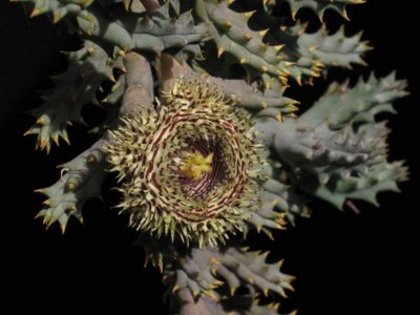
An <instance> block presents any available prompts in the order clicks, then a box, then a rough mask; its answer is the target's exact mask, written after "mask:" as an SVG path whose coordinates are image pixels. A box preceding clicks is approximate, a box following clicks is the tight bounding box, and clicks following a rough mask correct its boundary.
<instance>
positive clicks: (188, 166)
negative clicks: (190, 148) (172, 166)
mask: <svg viewBox="0 0 420 315" xmlns="http://www.w3.org/2000/svg"><path fill="white" fill-rule="evenodd" d="M212 161H213V153H211V154H209V155H207V156H204V155H203V154H202V153H201V152H188V153H186V156H185V158H184V160H183V161H182V162H181V166H180V168H179V170H180V172H181V174H182V175H184V176H186V177H188V178H190V179H192V180H194V181H198V180H200V179H201V178H202V177H203V175H204V174H207V173H210V172H211V171H212V166H211V165H212Z"/></svg>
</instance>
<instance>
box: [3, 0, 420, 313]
mask: <svg viewBox="0 0 420 315" xmlns="http://www.w3.org/2000/svg"><path fill="white" fill-rule="evenodd" d="M413 2H414V1H408V0H407V1H399V2H391V1H388V2H386V1H380V0H370V1H369V2H368V4H366V5H364V6H358V7H356V8H352V9H351V10H349V15H350V17H351V19H352V22H351V23H350V24H349V23H347V24H349V25H348V27H347V30H348V32H349V34H352V33H355V32H356V31H358V30H361V29H364V30H365V35H364V37H365V38H366V39H369V40H370V41H371V43H372V45H373V46H374V47H375V50H374V51H372V52H370V53H369V54H368V56H367V58H366V60H367V61H368V62H369V64H370V66H369V68H363V67H356V73H349V72H348V71H341V70H340V71H333V72H332V73H331V75H330V76H329V77H328V78H327V80H331V78H336V79H342V78H344V77H346V76H350V77H352V78H354V77H356V74H357V73H364V74H367V73H369V71H370V69H374V70H375V72H376V73H377V74H378V75H381V76H383V75H386V74H388V73H389V72H391V71H392V70H394V69H397V70H398V72H397V73H398V77H399V78H407V79H408V80H409V85H410V87H409V90H410V92H411V93H412V94H411V96H409V97H406V98H404V99H401V100H399V101H398V102H397V108H398V112H399V115H398V116H396V117H390V119H391V122H390V126H391V127H392V128H393V133H392V135H391V137H390V146H391V158H392V159H406V160H407V161H408V162H407V164H408V165H409V166H410V168H411V181H410V182H409V183H404V184H402V185H401V188H402V191H403V193H402V194H394V193H389V194H382V195H380V198H379V200H380V202H381V205H382V207H381V208H380V209H377V208H374V207H371V206H369V205H365V204H363V205H361V207H362V208H363V211H362V213H361V214H359V215H355V214H353V213H351V212H345V213H340V212H338V211H337V210H335V209H334V208H332V207H331V206H329V205H327V204H325V203H322V202H316V203H312V204H311V207H312V209H313V210H314V215H313V218H312V219H310V220H300V221H298V224H297V227H296V228H289V229H288V230H287V231H285V232H279V233H276V234H275V236H276V241H275V242H274V243H270V242H269V241H268V240H267V239H265V238H264V237H262V236H254V237H253V239H254V241H253V244H254V245H259V247H261V248H263V249H271V251H272V254H271V255H270V257H269V259H270V260H276V259H279V258H285V259H286V262H285V265H284V268H285V271H287V272H288V273H291V274H294V275H296V276H297V281H296V282H295V287H296V293H293V294H291V295H290V298H289V299H288V301H287V302H286V305H285V310H290V309H292V308H294V307H297V308H298V309H299V313H300V314H302V315H308V314H309V315H310V314H383V313H392V314H405V313H408V314H411V313H413V312H414V310H415V308H414V306H415V302H416V300H415V297H416V295H417V294H415V293H418V287H416V286H417V285H418V280H419V279H418V274H417V268H415V265H416V263H417V262H415V257H414V256H415V253H416V251H417V250H418V245H417V246H416V247H415V246H414V244H415V239H416V238H417V239H418V222H417V221H416V220H415V218H414V217H415V215H414V214H415V213H416V211H418V210H419V206H418V198H416V197H418V192H419V190H418V185H419V181H418V175H419V169H418V168H419V163H418V161H419V153H418V151H417V150H418V147H417V145H418V143H419V138H418V137H419V134H420V126H419V125H420V124H419V122H418V115H417V114H416V113H417V112H418V111H417V107H418V106H419V105H420V94H419V93H420V89H419V88H418V86H419V83H420V80H419V74H418V73H419V70H420V69H419V65H418V64H419V60H418V49H417V48H415V45H416V44H417V43H416V41H417V39H418V37H419V35H418V17H416V16H415V14H416V12H418V11H417V10H416V9H415V7H414V4H413ZM391 3H392V4H391ZM300 17H301V18H303V19H307V18H312V17H313V16H312V14H311V13H309V12H303V14H301V15H300ZM326 20H327V21H328V22H329V24H330V25H331V26H332V27H336V24H337V23H339V22H340V23H341V22H342V21H343V20H342V19H341V18H340V17H339V16H338V15H336V14H335V13H328V14H327V15H326ZM315 24H316V23H315ZM0 40H1V44H0V156H1V164H0V166H1V170H2V173H1V174H2V175H1V177H0V178H1V179H0V183H1V187H2V188H1V190H0V196H1V199H0V211H1V213H0V214H1V219H0V230H1V232H2V234H4V235H3V237H2V251H1V253H2V254H1V262H2V265H3V267H1V269H0V270H1V277H2V280H1V282H0V283H1V286H3V288H2V289H3V290H2V291H3V292H6V295H4V294H3V295H2V299H4V301H6V304H4V303H0V308H6V306H12V307H13V310H14V311H13V312H12V313H18V312H19V310H22V309H26V308H27V307H30V308H31V310H32V312H33V313H35V312H36V311H41V310H45V311H47V310H50V309H51V310H55V311H60V310H63V311H66V310H69V309H72V310H74V311H77V312H84V311H88V310H92V311H94V313H95V314H96V313H99V312H100V311H103V310H109V311H111V312H115V313H117V314H165V306H164V304H163V303H162V299H161V293H162V290H163V287H162V285H161V281H160V276H159V273H158V272H157V271H156V270H155V269H153V268H151V267H147V268H146V269H144V268H143V254H142V252H141V250H140V249H138V248H135V247H133V246H131V242H132V240H133V239H134V234H133V233H132V232H130V231H129V230H127V229H126V228H125V222H126V218H125V217H119V216H117V215H116V214H115V213H114V212H113V211H112V210H109V209H108V207H107V206H105V205H104V204H103V203H102V202H100V201H91V202H88V204H87V205H86V207H85V211H84V213H85V216H86V219H85V225H84V226H81V225H79V224H78V223H76V222H71V223H70V225H69V228H68V231H67V233H66V234H65V235H64V236H61V235H60V232H59V229H58V228H57V227H52V228H51V229H50V230H48V231H47V232H45V231H44V228H43V227H42V225H41V223H40V222H38V221H34V220H33V217H34V215H35V214H36V212H37V211H38V209H39V207H40V202H41V201H42V199H43V198H42V197H41V196H39V195H36V194H34V193H33V190H34V189H36V188H39V187H45V186H49V185H51V184H52V183H53V182H54V181H55V180H56V178H57V177H58V176H59V174H58V173H59V171H58V170H57V169H56V168H55V166H56V165H57V164H60V163H63V162H65V161H67V160H69V159H70V158H72V157H73V156H74V155H75V154H76V153H77V152H79V151H81V150H82V149H84V148H86V147H87V146H88V145H89V143H91V142H92V141H93V139H94V138H93V137H92V136H86V135H85V129H84V128H83V127H74V128H72V129H71V132H70V137H71V140H72V142H73V145H72V148H71V149H69V148H68V147H66V146H65V145H64V146H62V147H60V148H59V149H56V148H54V149H53V154H52V155H50V156H46V154H44V153H42V152H35V151H34V150H33V145H34V139H33V138H31V137H27V138H23V137H22V136H21V135H22V133H23V132H24V131H25V130H26V129H28V128H29V127H30V126H31V123H32V122H33V120H32V118H30V117H29V116H26V115H22V111H24V110H27V109H29V108H33V107H35V106H36V105H39V104H40V103H41V101H40V100H39V98H38V97H37V93H36V91H37V90H38V89H40V88H45V87H48V86H50V84H51V83H50V81H49V80H48V79H47V78H46V76H47V75H48V74H51V73H54V72H55V71H57V70H59V69H60V68H63V65H65V63H64V58H63V57H62V56H60V54H59V53H58V51H59V50H60V49H69V48H72V47H69V46H71V45H72V44H70V42H68V41H67V40H66V39H64V40H59V39H58V38H57V37H56V36H55V34H54V31H53V29H52V27H50V24H49V22H48V21H47V20H46V19H44V18H37V19H35V20H33V21H31V22H29V23H28V22H27V21H26V20H25V18H24V15H23V12H22V10H21V9H20V8H19V5H16V4H9V3H7V1H5V0H0ZM76 48H77V47H76ZM317 83H318V84H317V87H315V88H302V89H297V88H296V87H293V88H292V89H291V90H290V92H289V93H291V95H293V96H295V97H297V98H298V99H301V100H303V108H304V107H305V104H307V103H309V101H311V100H312V99H315V98H316V97H317V96H319V95H320V94H321V93H322V91H323V89H324V88H325V86H326V83H325V81H323V80H319V81H318V82H317ZM91 110H92V112H94V110H93V109H91ZM108 184H109V183H108ZM416 193H417V195H416ZM114 197H115V196H110V195H109V194H106V195H105V202H106V203H107V204H110V203H112V202H113V198H114Z"/></svg>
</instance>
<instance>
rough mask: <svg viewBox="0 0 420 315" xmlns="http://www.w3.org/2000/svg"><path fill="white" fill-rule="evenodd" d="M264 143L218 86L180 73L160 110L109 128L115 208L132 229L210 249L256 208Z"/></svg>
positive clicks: (240, 225)
mask: <svg viewBox="0 0 420 315" xmlns="http://www.w3.org/2000/svg"><path fill="white" fill-rule="evenodd" d="M262 148H263V146H262V145H261V144H259V143H257V142H256V140H255V133H254V131H253V129H252V124H251V120H250V117H249V116H248V115H247V114H245V113H243V112H241V111H240V110H238V109H236V108H235V107H234V104H233V103H232V101H231V100H229V99H228V98H226V97H225V96H224V94H223V93H222V92H220V89H216V88H215V87H213V86H211V85H210V84H208V83H206V82H203V81H198V80H194V79H186V78H179V79H177V80H175V81H174V83H173V85H172V86H171V88H170V89H169V90H168V91H166V92H164V93H163V104H162V106H159V109H157V110H156V111H154V110H149V111H142V112H139V113H138V114H136V115H134V116H133V117H129V118H124V119H123V123H122V125H121V126H120V127H119V128H118V129H117V130H116V131H114V132H112V141H111V144H110V145H109V147H108V150H109V153H110V156H109V161H110V162H111V164H113V168H112V170H114V171H117V172H118V173H119V175H118V176H119V179H120V181H121V185H120V188H119V189H120V191H121V192H122V195H123V199H122V201H121V203H120V204H119V207H120V208H121V209H122V211H123V212H127V213H129V215H130V225H131V226H132V227H134V228H136V229H138V230H142V231H148V232H150V233H152V234H153V235H155V236H157V237H161V236H170V237H171V239H172V240H173V241H175V240H176V239H180V240H181V241H182V242H184V243H187V244H190V243H194V244H195V243H197V244H198V245H199V246H200V247H202V246H204V245H210V246H216V245H217V244H218V243H219V242H220V241H221V242H224V241H225V240H226V239H228V238H229V234H232V233H234V232H237V231H241V230H243V227H244V224H245V222H246V219H247V218H248V217H249V213H250V208H252V207H254V208H255V207H258V203H259V202H258V189H259V188H258V184H259V183H258V181H259V179H262V177H263V175H262V170H261V168H262V167H263V166H264V164H265V162H264V158H263V149H262Z"/></svg>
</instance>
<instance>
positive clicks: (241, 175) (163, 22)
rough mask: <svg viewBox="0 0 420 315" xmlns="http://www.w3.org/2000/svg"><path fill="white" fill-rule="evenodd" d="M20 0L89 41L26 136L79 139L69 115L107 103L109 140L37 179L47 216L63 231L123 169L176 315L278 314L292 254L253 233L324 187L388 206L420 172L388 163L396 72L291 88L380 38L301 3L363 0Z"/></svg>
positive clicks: (123, 207) (135, 219) (45, 145)
mask: <svg viewBox="0 0 420 315" xmlns="http://www.w3.org/2000/svg"><path fill="white" fill-rule="evenodd" d="M13 2H21V3H22V4H23V6H24V8H25V9H27V10H28V11H29V14H28V15H29V17H30V18H36V17H37V16H39V15H45V16H48V18H50V19H51V22H52V23H60V24H63V25H65V27H66V28H67V30H68V32H70V33H73V34H76V35H77V36H78V37H79V38H80V40H81V42H82V47H81V48H80V49H79V50H77V51H70V52H67V53H66V55H67V57H68V61H69V65H68V69H67V71H65V72H64V73H62V74H61V75H59V76H57V77H56V78H55V87H54V89H52V91H49V92H46V93H45V95H43V99H44V104H43V105H42V106H40V107H38V108H36V109H34V110H33V111H32V112H31V113H32V114H33V115H34V116H35V118H36V122H35V125H34V126H33V127H31V128H30V129H29V130H28V131H27V132H26V134H27V135H34V136H36V138H37V140H36V147H37V148H38V149H40V150H45V151H46V152H47V153H49V152H50V151H51V150H52V149H53V146H54V145H57V146H58V145H59V143H60V142H62V140H64V142H66V143H67V144H70V140H73V139H69V135H68V133H67V128H68V127H69V126H71V125H72V124H73V123H84V120H83V115H82V108H83V106H84V105H86V104H96V105H99V106H101V107H102V108H103V110H104V112H105V113H106V118H105V119H103V121H102V122H101V123H100V124H99V125H98V126H96V127H95V128H94V129H93V130H91V132H94V133H95V134H96V135H97V141H96V142H95V143H93V144H92V145H91V147H90V148H88V149H87V150H86V151H84V152H81V153H80V154H79V155H78V156H76V157H75V158H74V159H73V160H71V161H69V162H68V163H65V164H63V165H61V168H62V174H61V178H60V179H59V180H58V181H57V182H56V183H55V184H53V185H52V186H50V187H47V188H42V189H39V190H38V191H39V192H41V193H42V194H44V195H45V196H46V197H47V199H46V200H45V201H44V206H43V209H42V210H41V211H40V212H39V213H38V215H37V217H38V218H41V219H42V220H43V223H44V224H45V225H46V226H50V225H52V224H54V223H58V224H59V225H60V227H61V229H62V231H63V233H64V231H65V229H66V226H67V224H68V223H69V220H70V219H71V218H72V217H74V218H76V219H78V220H79V221H81V222H83V212H82V209H83V205H84V203H85V202H86V200H88V199H89V198H94V197H99V196H100V194H101V186H102V183H103V181H104V179H105V177H106V176H115V177H116V179H117V187H116V189H117V190H118V191H119V192H120V200H119V201H118V200H115V205H116V207H117V208H118V209H119V210H120V212H122V213H127V214H128V217H129V222H128V225H129V226H130V227H132V228H133V229H135V230H137V231H138V234H139V241H138V242H139V243H140V244H141V245H142V246H143V247H144V250H145V252H146V254H147V255H146V257H147V260H148V261H149V262H150V263H151V264H153V265H154V266H156V267H158V268H159V269H160V270H161V273H162V277H163V282H164V283H165V284H166V285H167V292H166V295H165V296H166V301H167V302H168V305H169V310H170V312H171V314H180V315H193V314H194V315H196V314H201V315H210V314H238V315H239V314H246V315H251V314H254V315H258V314H277V312H278V308H279V304H278V298H279V297H278V295H280V296H281V297H286V295H287V291H290V290H293V287H292V284H291V283H292V281H293V279H294V278H293V276H290V275H287V274H285V273H283V272H282V271H281V270H280V269H281V266H282V263H283V261H280V262H278V263H268V262H267V261H266V257H267V253H265V254H261V253H260V252H258V251H253V250H251V249H249V248H247V247H246V241H247V236H248V232H249V231H251V230H256V231H257V232H258V233H261V232H263V233H264V234H266V235H268V236H269V237H271V238H272V237H273V236H272V233H271V231H272V230H273V229H285V228H287V227H288V225H287V223H288V222H289V223H291V224H295V223H296V219H297V218H299V217H308V216H310V211H309V209H308V206H307V200H308V199H309V198H312V197H318V198H320V199H323V200H325V201H327V202H329V203H331V204H333V205H334V206H335V207H337V208H338V209H343V208H344V207H348V208H351V209H354V210H357V207H356V205H355V203H354V200H364V201H367V202H369V203H372V204H375V205H377V204H378V203H377V200H376V196H377V194H378V193H379V192H381V191H385V190H391V191H398V187H397V183H398V182H400V181H404V180H406V179H407V177H408V175H407V173H408V171H407V169H406V167H405V166H404V165H403V163H402V162H392V163H391V162H389V161H388V159H387V144H386V137H387V135H388V133H389V129H388V128H387V127H386V122H383V121H378V119H377V115H378V114H381V113H395V111H394V109H393V107H392V102H393V101H395V100H396V99H398V98H400V97H403V96H405V95H407V92H406V90H405V89H406V82H405V81H402V80H397V79H396V76H395V74H394V73H393V74H390V75H389V76H387V77H385V78H381V79H377V78H376V77H375V76H374V75H373V74H372V75H371V76H370V77H369V78H368V79H363V78H361V79H360V80H359V81H358V82H357V83H355V84H349V83H348V82H345V83H337V82H336V83H332V84H331V85H330V87H329V88H328V89H327V91H326V92H325V94H324V95H323V96H322V97H321V98H320V99H319V100H318V101H317V102H316V103H315V104H313V105H312V107H310V108H309V109H308V110H307V111H305V112H304V113H303V114H301V115H299V116H298V115H297V110H298V106H297V104H298V103H299V100H295V99H292V98H290V97H288V96H287V95H288V94H287V88H288V87H289V84H290V82H292V81H294V82H295V83H296V84H298V85H313V84H315V83H316V80H317V78H319V77H321V76H322V75H324V74H327V73H328V71H329V69H331V68H332V67H344V68H349V69H351V67H352V65H354V64H359V65H364V64H365V62H364V60H363V55H364V54H365V53H366V52H367V51H368V50H370V49H371V47H370V46H369V45H368V43H367V42H365V41H363V40H362V35H361V34H356V35H354V36H350V37H348V36H346V34H345V31H344V29H343V28H340V29H339V30H338V31H336V32H335V33H333V34H330V33H329V32H328V30H327V29H326V26H325V25H323V26H321V28H320V29H319V30H317V31H315V32H312V33H309V32H308V31H307V29H306V26H305V25H304V24H302V23H301V22H299V21H296V13H297V12H298V11H299V10H300V9H301V8H307V9H310V10H312V11H314V12H315V13H316V14H318V15H319V17H320V19H321V21H322V17H323V14H324V12H325V10H327V9H329V10H333V11H337V12H339V13H340V14H341V15H342V16H344V18H346V19H348V16H347V13H346V8H347V6H350V5H358V4H361V3H364V2H365V1H364V0H335V1H331V0H247V1H241V0H237V1H234V0H186V1H180V0H161V1H158V0H123V1H118V0H96V1H95V0H20V1H16V0H15V1H13ZM318 80H321V79H318ZM107 86H108V87H109V88H107ZM98 91H101V92H100V93H98ZM261 295H265V296H267V297H268V299H271V300H272V303H271V304H266V303H265V302H264V303H263V302H260V299H259V297H260V296H261ZM264 301H266V300H264Z"/></svg>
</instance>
